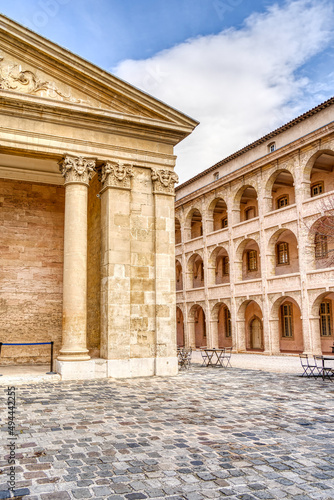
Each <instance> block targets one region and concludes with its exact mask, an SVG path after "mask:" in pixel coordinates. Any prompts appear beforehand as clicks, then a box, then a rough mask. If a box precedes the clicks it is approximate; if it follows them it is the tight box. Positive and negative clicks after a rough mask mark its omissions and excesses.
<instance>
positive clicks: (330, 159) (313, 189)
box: [303, 148, 334, 200]
mask: <svg viewBox="0 0 334 500" xmlns="http://www.w3.org/2000/svg"><path fill="white" fill-rule="evenodd" d="M333 167H334V151H333V150H332V149H329V148H324V149H320V150H318V151H316V152H315V153H314V154H313V155H312V156H311V157H310V158H309V159H308V160H307V162H306V164H305V166H304V171H303V186H304V193H303V198H304V200H305V199H308V198H310V197H313V196H318V195H319V194H321V193H323V192H328V191H332V190H333V189H334V181H333V179H332V177H333V176H332V169H333Z"/></svg>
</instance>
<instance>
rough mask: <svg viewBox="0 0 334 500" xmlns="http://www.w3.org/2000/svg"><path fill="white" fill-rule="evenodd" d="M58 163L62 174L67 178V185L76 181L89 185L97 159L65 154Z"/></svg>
mask: <svg viewBox="0 0 334 500" xmlns="http://www.w3.org/2000/svg"><path fill="white" fill-rule="evenodd" d="M58 165H59V170H60V172H61V175H62V176H63V177H64V178H65V185H66V184H70V183H76V184H86V185H87V186H88V185H89V181H90V180H91V178H92V176H93V172H94V171H95V160H92V159H87V158H82V156H70V155H65V156H64V157H63V158H62V159H61V160H60V162H59V163H58Z"/></svg>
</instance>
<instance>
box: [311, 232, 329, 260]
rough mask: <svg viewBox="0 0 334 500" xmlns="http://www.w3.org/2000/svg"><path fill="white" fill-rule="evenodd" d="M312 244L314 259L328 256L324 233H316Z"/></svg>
mask: <svg viewBox="0 0 334 500" xmlns="http://www.w3.org/2000/svg"><path fill="white" fill-rule="evenodd" d="M314 244H315V258H316V259H322V258H324V257H328V247H327V236H326V235H325V234H319V233H316V235H315V237H314Z"/></svg>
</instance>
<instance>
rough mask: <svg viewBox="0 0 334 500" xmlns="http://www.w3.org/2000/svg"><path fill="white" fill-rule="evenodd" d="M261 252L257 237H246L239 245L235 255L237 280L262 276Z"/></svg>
mask: <svg viewBox="0 0 334 500" xmlns="http://www.w3.org/2000/svg"><path fill="white" fill-rule="evenodd" d="M260 257H261V254H260V248H259V244H258V241H257V239H255V238H245V239H244V240H243V241H242V242H241V243H240V244H239V246H238V248H237V250H236V257H235V261H234V264H235V273H236V281H244V280H249V279H257V278H260V277H261V258H260Z"/></svg>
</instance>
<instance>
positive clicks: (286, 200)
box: [277, 194, 289, 208]
mask: <svg viewBox="0 0 334 500" xmlns="http://www.w3.org/2000/svg"><path fill="white" fill-rule="evenodd" d="M287 205H289V197H288V195H287V194H284V195H283V196H281V197H280V198H278V200H277V208H282V207H286V206H287Z"/></svg>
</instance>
